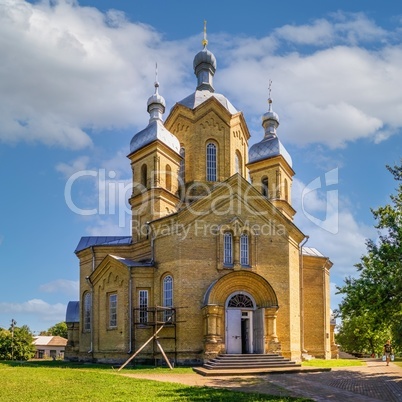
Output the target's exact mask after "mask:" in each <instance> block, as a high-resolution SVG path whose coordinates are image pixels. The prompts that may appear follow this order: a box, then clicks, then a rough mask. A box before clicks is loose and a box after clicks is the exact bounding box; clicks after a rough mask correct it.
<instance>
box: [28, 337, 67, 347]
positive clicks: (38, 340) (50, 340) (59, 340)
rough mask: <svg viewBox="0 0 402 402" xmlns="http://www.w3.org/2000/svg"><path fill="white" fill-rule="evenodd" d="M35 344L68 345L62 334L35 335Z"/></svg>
mask: <svg viewBox="0 0 402 402" xmlns="http://www.w3.org/2000/svg"><path fill="white" fill-rule="evenodd" d="M33 344H34V345H35V346H66V345H67V339H66V338H63V337H61V336H41V335H39V336H35V338H34V341H33Z"/></svg>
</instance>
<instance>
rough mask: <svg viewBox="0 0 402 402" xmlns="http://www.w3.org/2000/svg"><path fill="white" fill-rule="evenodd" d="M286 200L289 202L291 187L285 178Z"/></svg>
mask: <svg viewBox="0 0 402 402" xmlns="http://www.w3.org/2000/svg"><path fill="white" fill-rule="evenodd" d="M285 201H288V202H289V187H288V181H287V180H286V179H285Z"/></svg>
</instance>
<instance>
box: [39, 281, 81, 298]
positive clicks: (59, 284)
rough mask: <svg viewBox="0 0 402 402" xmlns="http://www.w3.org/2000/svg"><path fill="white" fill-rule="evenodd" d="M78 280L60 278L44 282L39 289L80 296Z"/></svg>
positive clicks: (46, 291)
mask: <svg viewBox="0 0 402 402" xmlns="http://www.w3.org/2000/svg"><path fill="white" fill-rule="evenodd" d="M78 287H79V282H78V281H70V280H67V279H58V280H56V281H52V282H48V283H44V284H43V285H41V286H39V290H40V291H41V292H45V293H59V294H65V295H68V296H71V297H76V298H77V297H78Z"/></svg>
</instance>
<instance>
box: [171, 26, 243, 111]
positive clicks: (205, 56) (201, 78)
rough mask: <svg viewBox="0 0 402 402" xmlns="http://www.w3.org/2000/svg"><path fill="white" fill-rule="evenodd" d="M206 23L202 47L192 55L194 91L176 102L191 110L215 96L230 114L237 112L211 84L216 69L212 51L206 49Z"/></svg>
mask: <svg viewBox="0 0 402 402" xmlns="http://www.w3.org/2000/svg"><path fill="white" fill-rule="evenodd" d="M205 24H206V23H205V22H204V39H203V41H202V45H203V47H204V48H203V49H202V50H201V51H200V52H198V53H197V54H196V56H195V57H194V63H193V66H194V73H195V75H196V76H197V80H198V82H197V88H196V91H195V92H193V93H192V94H191V95H189V96H187V97H186V98H184V99H182V100H181V101H179V102H177V103H178V104H179V105H183V106H185V107H187V108H189V109H191V110H194V109H195V108H196V107H198V106H199V105H201V104H202V103H204V102H206V101H207V100H208V99H210V98H212V97H213V98H215V99H216V100H217V101H218V102H219V103H220V104H221V105H222V106H223V107H224V108H225V109H226V110H227V111H228V112H229V113H230V114H232V115H233V114H236V113H239V111H238V110H237V109H236V108H235V107H234V106H233V105H232V103H231V102H230V101H229V100H228V99H227V98H226V97H225V96H224V95H222V94H218V93H216V92H215V89H214V88H213V86H212V78H213V76H214V74H215V71H216V58H215V56H214V55H213V53H212V52H210V51H209V50H208V49H207V44H208V41H207V37H206V35H207V34H206V25H205Z"/></svg>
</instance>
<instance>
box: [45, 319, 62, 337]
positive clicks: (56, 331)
mask: <svg viewBox="0 0 402 402" xmlns="http://www.w3.org/2000/svg"><path fill="white" fill-rule="evenodd" d="M47 335H52V336H61V337H62V338H66V339H67V324H66V323H65V322H64V321H62V322H59V323H57V324H55V325H53V327H50V328H49V329H48V330H47Z"/></svg>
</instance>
